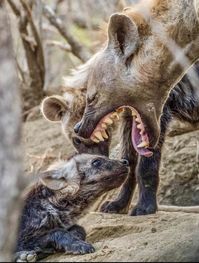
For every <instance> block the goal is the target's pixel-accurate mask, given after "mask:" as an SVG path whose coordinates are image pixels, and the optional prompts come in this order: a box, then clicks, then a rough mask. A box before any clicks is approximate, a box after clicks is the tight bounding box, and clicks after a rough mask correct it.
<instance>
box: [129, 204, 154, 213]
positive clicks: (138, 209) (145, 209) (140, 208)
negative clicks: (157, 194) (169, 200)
mask: <svg viewBox="0 0 199 263" xmlns="http://www.w3.org/2000/svg"><path fill="white" fill-rule="evenodd" d="M156 212H157V205H156V204H151V205H142V204H138V205H136V206H135V207H134V208H133V210H132V212H131V214H130V215H131V216H144V215H151V214H155V213H156Z"/></svg>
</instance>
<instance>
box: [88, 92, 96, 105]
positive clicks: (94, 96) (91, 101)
mask: <svg viewBox="0 0 199 263" xmlns="http://www.w3.org/2000/svg"><path fill="white" fill-rule="evenodd" d="M96 100H97V93H95V94H93V95H91V96H88V97H87V102H88V104H91V103H95V102H96Z"/></svg>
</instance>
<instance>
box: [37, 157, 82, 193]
mask: <svg viewBox="0 0 199 263" xmlns="http://www.w3.org/2000/svg"><path fill="white" fill-rule="evenodd" d="M53 168H54V169H52V170H47V171H45V172H43V173H41V174H40V181H41V183H42V184H43V185H45V186H46V187H47V188H49V189H51V190H53V191H61V193H62V194H66V195H68V194H69V195H74V194H76V193H77V192H78V191H79V187H80V177H79V174H78V171H77V167H76V163H75V162H74V160H73V159H71V160H69V161H68V162H61V163H60V164H59V165H58V166H55V167H54V166H53Z"/></svg>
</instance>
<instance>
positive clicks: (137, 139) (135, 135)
mask: <svg viewBox="0 0 199 263" xmlns="http://www.w3.org/2000/svg"><path fill="white" fill-rule="evenodd" d="M131 139H132V143H133V147H134V148H135V150H136V152H137V153H138V154H139V155H143V156H145V157H151V156H152V155H153V152H151V151H149V150H148V149H147V148H138V147H137V145H139V144H140V143H141V142H142V138H141V135H140V130H139V129H138V128H137V126H136V122H135V120H133V123H132V131H131Z"/></svg>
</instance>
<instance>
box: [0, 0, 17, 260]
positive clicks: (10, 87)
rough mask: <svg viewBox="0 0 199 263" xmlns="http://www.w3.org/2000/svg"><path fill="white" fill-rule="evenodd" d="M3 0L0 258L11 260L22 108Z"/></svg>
mask: <svg viewBox="0 0 199 263" xmlns="http://www.w3.org/2000/svg"><path fill="white" fill-rule="evenodd" d="M6 13H7V12H6V10H5V6H4V1H2V0H1V1H0V261H1V262H3V261H10V260H11V254H12V250H13V248H14V245H15V240H16V237H15V234H16V229H17V225H18V215H19V211H20V203H21V202H20V201H19V188H20V180H21V179H20V178H22V177H21V174H22V170H21V147H20V139H21V117H20V116H21V112H20V104H19V95H18V94H19V90H18V83H17V76H16V69H15V62H14V57H13V52H12V45H11V36H10V28H9V24H8V19H7V15H6Z"/></svg>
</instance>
